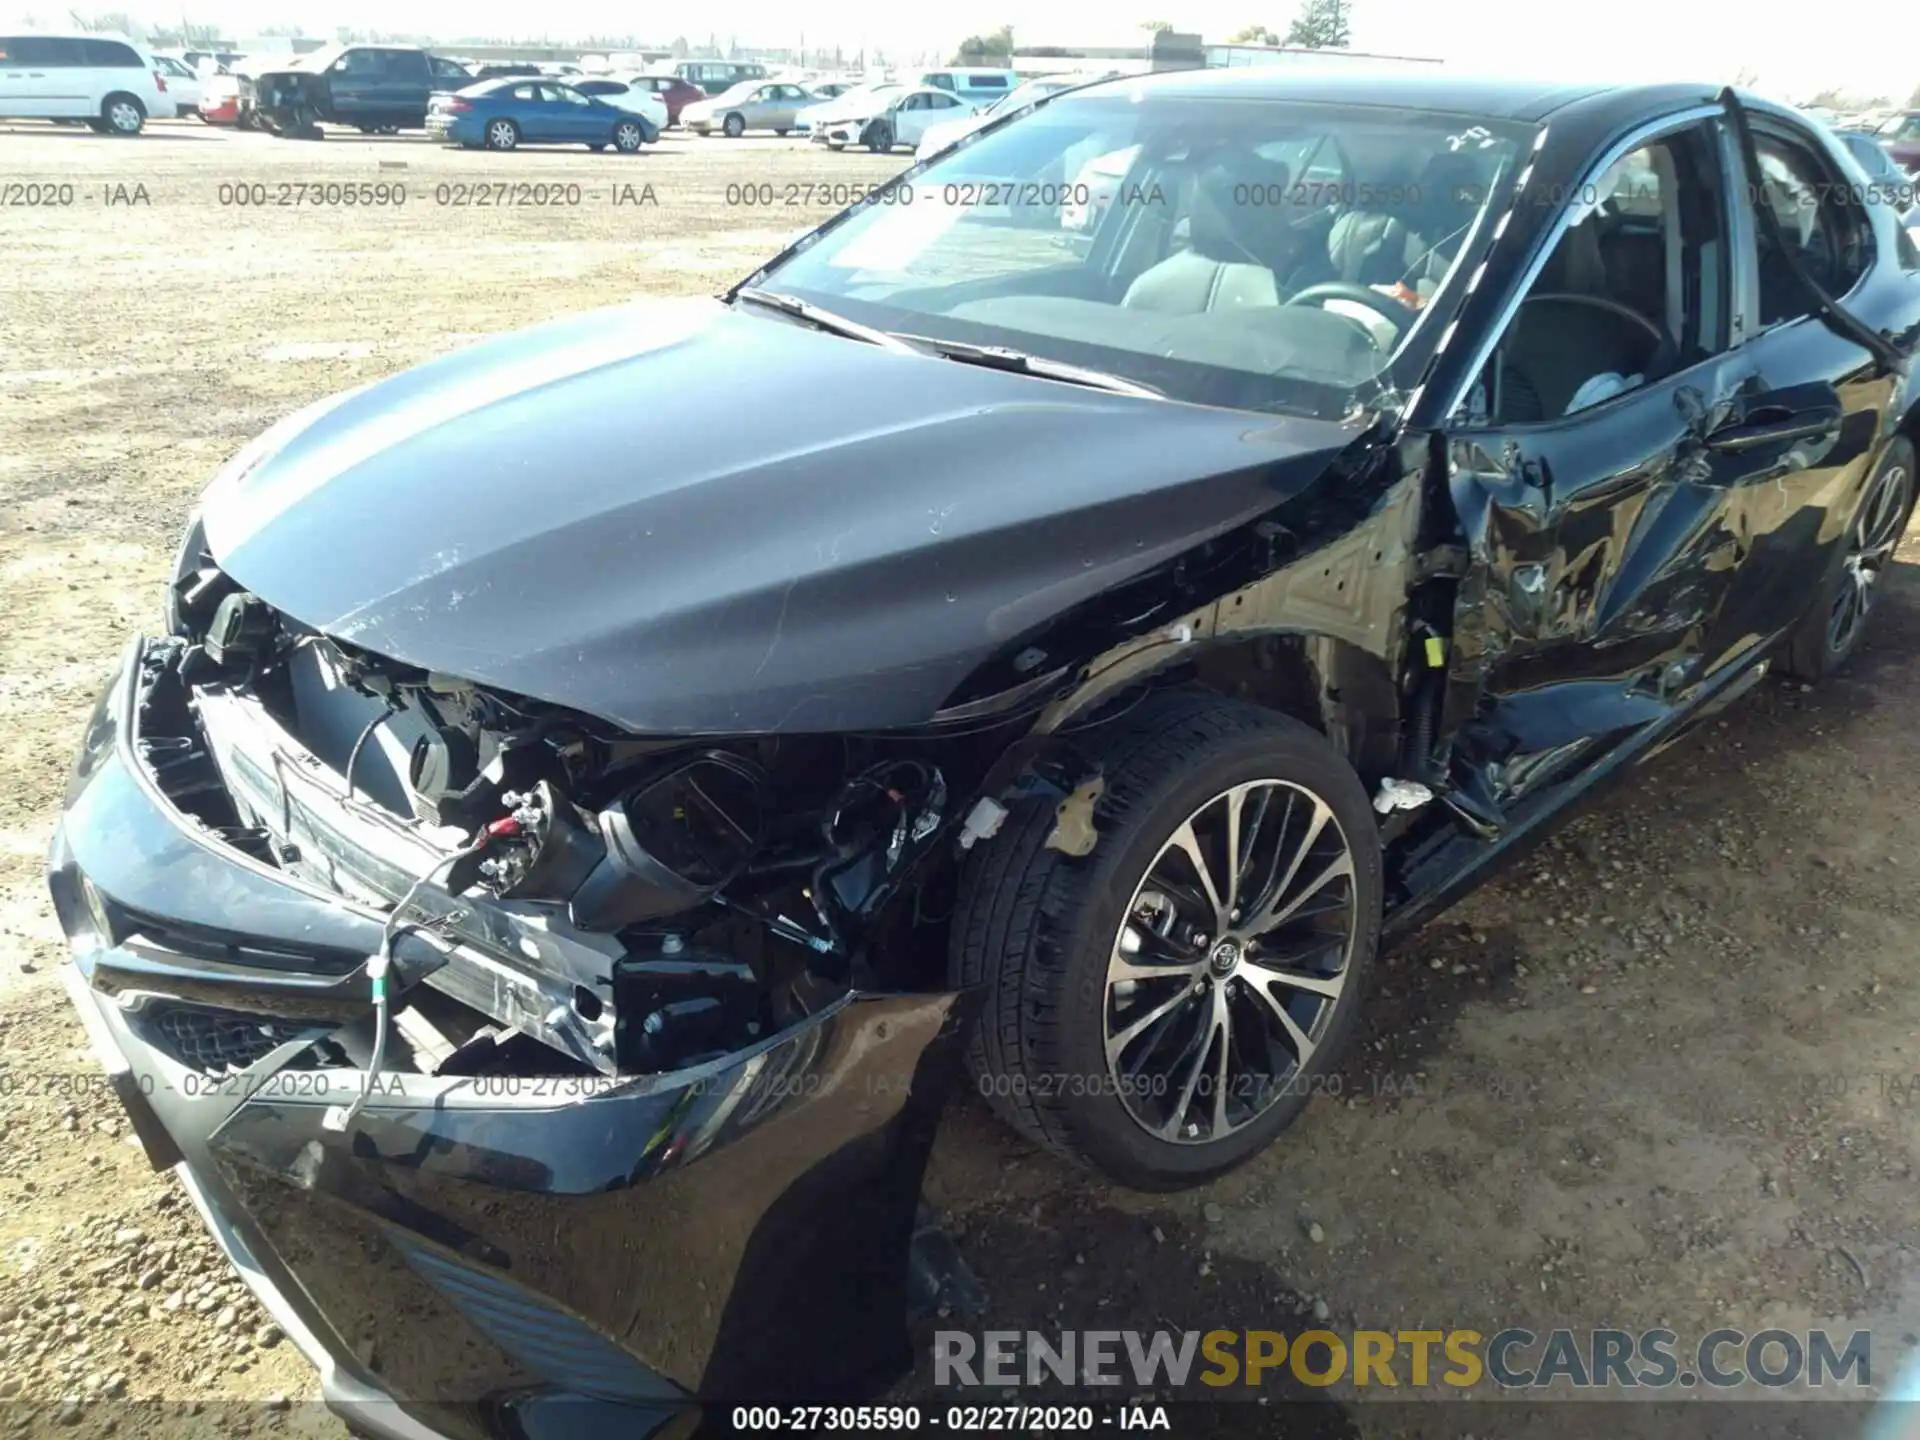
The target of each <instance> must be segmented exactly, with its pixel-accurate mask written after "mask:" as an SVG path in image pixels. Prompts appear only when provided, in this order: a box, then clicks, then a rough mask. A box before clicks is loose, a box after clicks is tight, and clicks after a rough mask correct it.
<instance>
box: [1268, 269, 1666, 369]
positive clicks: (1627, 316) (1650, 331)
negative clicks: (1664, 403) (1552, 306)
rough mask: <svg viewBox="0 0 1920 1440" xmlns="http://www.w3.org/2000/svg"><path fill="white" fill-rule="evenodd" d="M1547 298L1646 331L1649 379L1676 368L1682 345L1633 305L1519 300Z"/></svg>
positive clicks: (1561, 298) (1567, 295) (1559, 295)
mask: <svg viewBox="0 0 1920 1440" xmlns="http://www.w3.org/2000/svg"><path fill="white" fill-rule="evenodd" d="M1316 288H1317V287H1316ZM1301 293H1302V294H1304V293H1306V292H1304V291H1302V292H1301ZM1546 301H1553V302H1556V303H1559V304H1562V305H1586V306H1590V307H1591V308H1593V309H1595V310H1604V311H1606V312H1607V313H1608V314H1609V315H1612V316H1613V317H1614V318H1615V319H1618V320H1625V321H1627V322H1628V323H1629V324H1631V325H1633V326H1634V327H1635V328H1636V329H1639V330H1641V331H1644V332H1645V334H1646V336H1647V338H1648V339H1649V340H1651V341H1653V353H1652V354H1651V355H1649V356H1648V357H1647V361H1646V367H1645V373H1646V377H1647V379H1649V380H1657V379H1659V378H1660V377H1661V376H1662V375H1664V374H1666V373H1667V371H1668V370H1670V369H1671V368H1672V367H1673V362H1674V359H1675V357H1676V356H1677V355H1678V354H1679V352H1680V347H1679V345H1678V344H1677V343H1675V341H1674V339H1673V337H1672V336H1670V335H1668V334H1667V331H1666V327H1665V326H1663V325H1656V324H1654V323H1653V321H1651V320H1649V319H1648V318H1647V317H1646V316H1644V315H1642V314H1641V313H1640V312H1639V311H1638V310H1635V309H1634V308H1633V307H1632V306H1631V305H1623V304H1621V303H1620V302H1619V301H1618V300H1615V299H1612V298H1611V297H1609V296H1606V295H1583V294H1579V293H1576V292H1574V291H1561V290H1553V291H1549V292H1547V293H1546V294H1544V295H1529V296H1527V298H1526V299H1524V300H1522V301H1521V302H1520V308H1521V309H1523V310H1524V309H1525V308H1526V307H1527V306H1529V305H1538V304H1541V303H1543V302H1546Z"/></svg>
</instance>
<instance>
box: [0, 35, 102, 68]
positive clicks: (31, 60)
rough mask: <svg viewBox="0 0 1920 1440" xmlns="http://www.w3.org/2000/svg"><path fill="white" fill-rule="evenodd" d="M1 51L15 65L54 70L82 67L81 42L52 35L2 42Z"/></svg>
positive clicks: (18, 37) (25, 37)
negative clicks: (75, 66)
mask: <svg viewBox="0 0 1920 1440" xmlns="http://www.w3.org/2000/svg"><path fill="white" fill-rule="evenodd" d="M0 51H4V54H5V58H6V60H7V61H8V63H10V64H14V65H41V66H46V67H48V68H54V67H59V66H67V65H80V64H82V63H84V62H83V61H82V59H81V51H80V42H79V41H77V40H66V39H61V38H59V37H57V36H52V35H21V36H17V37H15V38H13V39H10V40H6V41H3V42H0Z"/></svg>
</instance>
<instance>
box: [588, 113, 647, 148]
mask: <svg viewBox="0 0 1920 1440" xmlns="http://www.w3.org/2000/svg"><path fill="white" fill-rule="evenodd" d="M646 143H647V132H646V131H645V129H643V128H642V127H641V125H640V122H639V121H637V120H622V121H621V122H620V123H619V124H618V125H616V126H614V127H613V148H614V149H616V150H618V151H619V152H620V153H621V154H622V155H632V154H635V153H637V152H638V151H639V149H640V147H641V146H642V145H644V144H646ZM594 148H595V149H596V150H597V149H599V146H597V145H596V146H595V147H594Z"/></svg>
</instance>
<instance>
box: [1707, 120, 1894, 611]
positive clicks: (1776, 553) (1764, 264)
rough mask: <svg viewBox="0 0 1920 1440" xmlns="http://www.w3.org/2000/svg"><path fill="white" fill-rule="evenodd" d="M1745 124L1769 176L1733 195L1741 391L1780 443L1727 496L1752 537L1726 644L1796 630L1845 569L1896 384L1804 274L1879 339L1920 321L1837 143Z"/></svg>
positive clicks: (1769, 123) (1775, 125)
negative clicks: (1830, 312) (1825, 586)
mask: <svg viewBox="0 0 1920 1440" xmlns="http://www.w3.org/2000/svg"><path fill="white" fill-rule="evenodd" d="M1749 125H1750V127H1751V129H1752V132H1753V140H1754V151H1755V159H1756V160H1757V161H1758V163H1759V169H1760V176H1759V179H1758V181H1757V182H1755V183H1743V184H1741V185H1738V186H1736V187H1735V190H1736V193H1737V194H1738V196H1739V200H1740V205H1739V211H1738V214H1737V227H1738V228H1737V236H1738V255H1739V258H1740V261H1741V264H1740V271H1739V273H1740V277H1741V284H1740V289H1739V291H1738V292H1737V300H1736V304H1737V306H1738V309H1737V312H1736V313H1737V314H1738V315H1739V316H1740V317H1741V319H1742V323H1743V326H1744V329H1745V330H1746V332H1747V333H1748V335H1749V339H1748V340H1747V343H1746V344H1745V345H1744V346H1743V347H1742V349H1741V357H1742V360H1743V366H1742V371H1741V375H1740V387H1741V399H1742V402H1743V404H1744V406H1745V408H1746V421H1745V424H1746V426H1747V428H1748V429H1749V430H1750V431H1752V432H1753V433H1754V434H1755V435H1756V436H1757V437H1761V438H1762V439H1764V437H1767V436H1768V435H1772V436H1773V437H1774V438H1773V439H1772V440H1771V441H1769V442H1767V443H1763V444H1760V447H1759V449H1758V450H1757V451H1756V452H1755V455H1754V458H1755V460H1756V462H1759V463H1758V465H1757V467H1756V469H1755V472H1754V473H1753V474H1752V475H1751V476H1749V477H1748V483H1746V484H1744V485H1743V486H1742V487H1740V489H1739V490H1738V491H1736V492H1735V493H1734V494H1733V495H1732V496H1730V497H1729V499H1730V501H1731V505H1730V513H1729V516H1728V522H1729V525H1730V526H1731V527H1732V528H1733V529H1734V531H1735V532H1736V533H1738V534H1741V535H1743V536H1746V537H1750V540H1749V550H1748V553H1746V554H1745V555H1744V556H1743V562H1742V565H1741V567H1740V570H1739V572H1738V574H1737V576H1736V578H1735V585H1734V594H1733V597H1732V600H1731V602H1730V604H1729V605H1728V607H1727V611H1726V614H1725V616H1724V617H1723V628H1724V630H1725V632H1726V637H1727V639H1728V641H1729V643H1731V642H1732V641H1733V639H1734V637H1736V636H1740V635H1753V636H1764V635H1768V634H1772V633H1776V632H1778V631H1780V630H1783V629H1785V628H1786V627H1788V626H1790V625H1792V624H1793V623H1794V622H1795V621H1796V620H1798V619H1799V617H1800V615H1801V614H1802V613H1803V612H1804V611H1805V609H1806V607H1807V605H1808V604H1809V603H1810V602H1811V601H1812V600H1813V598H1814V591H1815V590H1816V589H1817V587H1818V585H1819V583H1820V582H1821V581H1822V580H1823V579H1824V578H1825V577H1826V576H1827V575H1828V573H1829V571H1830V569H1831V567H1832V566H1834V565H1836V564H1838V563H1840V561H1841V559H1842V558H1843V557H1842V556H1841V554H1840V550H1841V542H1842V540H1843V539H1844V537H1845V534H1846V530H1847V527H1848V524H1849V522H1850V521H1851V520H1852V518H1853V515H1854V511H1855V509H1856V507H1857V505H1858V502H1859V498H1860V495H1861V493H1862V490H1863V488H1864V486H1865V484H1866V481H1867V478H1868V472H1869V469H1870V467H1871V465H1872V463H1873V460H1874V458H1875V455H1876V453H1877V442H1878V437H1879V435H1880V434H1881V431H1882V424H1883V420H1884V418H1885V411H1886V409H1887V407H1888V406H1889V405H1890V404H1891V403H1893V400H1894V394H1895V379H1894V377H1893V376H1892V375H1891V374H1889V373H1888V372H1887V371H1886V369H1885V368H1884V367H1883V366H1882V365H1881V364H1880V363H1879V361H1878V360H1877V359H1876V357H1875V356H1874V354H1873V353H1872V352H1871V351H1869V350H1868V349H1867V348H1866V346H1865V345H1863V344H1862V343H1861V342H1860V341H1859V340H1857V339H1854V338H1852V337H1850V336H1847V335H1844V334H1841V333H1839V332H1838V331H1836V330H1835V329H1834V328H1833V327H1832V326H1830V325H1828V324H1827V323H1826V322H1824V321H1823V320H1822V319H1821V318H1820V317H1819V315H1818V314H1817V313H1816V302H1815V300H1814V297H1813V296H1812V295H1811V294H1810V293H1808V292H1807V291H1806V290H1805V289H1804V287H1803V286H1802V284H1801V283H1800V282H1799V281H1798V280H1797V279H1796V277H1795V275H1794V270H1795V269H1796V268H1797V269H1799V270H1801V271H1803V272H1804V273H1806V274H1808V275H1809V276H1811V278H1812V279H1813V280H1814V281H1815V283H1816V284H1817V285H1818V286H1819V287H1820V289H1821V290H1822V291H1824V292H1825V293H1826V294H1827V295H1828V296H1829V297H1830V298H1832V299H1833V300H1835V301H1836V302H1838V303H1839V304H1840V305H1841V306H1842V307H1843V308H1844V309H1846V310H1848V311H1850V312H1852V313H1853V314H1855V315H1856V316H1857V317H1858V318H1860V319H1862V320H1863V321H1864V322H1865V323H1866V324H1867V325H1868V326H1869V328H1871V329H1873V330H1876V331H1879V332H1881V333H1882V334H1889V335H1893V334H1900V333H1902V332H1904V331H1908V330H1910V329H1911V327H1912V326H1913V325H1914V324H1915V323H1916V321H1920V309H1916V302H1917V301H1920V291H1917V290H1916V285H1920V282H1917V281H1916V280H1915V278H1914V276H1913V275H1912V273H1911V272H1908V271H1905V270H1904V269H1903V268H1902V266H1901V265H1900V263H1899V261H1898V259H1897V257H1896V256H1894V255H1888V256H1886V257H1884V258H1885V261H1886V262H1887V263H1885V264H1882V265H1879V266H1876V259H1877V258H1879V257H1878V255H1877V251H1878V248H1879V247H1878V245H1877V242H1876V240H1875V233H1874V231H1875V226H1874V222H1873V215H1872V213H1871V212H1870V211H1869V209H1868V208H1867V207H1868V205H1869V204H1871V203H1872V201H1871V198H1870V195H1869V194H1868V192H1867V190H1866V187H1864V186H1862V185H1861V184H1859V183H1858V182H1857V181H1856V180H1855V179H1854V178H1853V176H1852V175H1851V174H1850V173H1849V172H1847V171H1846V170H1844V169H1843V168H1842V167H1841V165H1840V164H1838V163H1837V162H1836V158H1835V157H1834V156H1833V154H1832V153H1831V150H1830V149H1829V146H1828V143H1827V142H1826V141H1825V140H1824V139H1822V138H1820V137H1818V136H1816V135H1815V134H1813V133H1812V132H1811V131H1810V130H1808V129H1806V128H1805V127H1803V126H1800V125H1798V124H1795V123H1793V122H1791V121H1789V120H1787V119H1786V118H1785V117H1783V116H1778V115H1772V114H1768V113H1750V114H1749ZM1728 137H1729V145H1728V150H1729V165H1730V166H1731V165H1734V164H1738V163H1740V162H1741V160H1742V156H1741V153H1740V149H1739V145H1738V142H1737V135H1736V133H1735V132H1734V131H1733V129H1732V127H1729V128H1728ZM1761 206H1765V207H1766V209H1767V210H1768V211H1769V212H1770V214H1771V218H1772V220H1773V224H1772V225H1771V226H1768V225H1766V224H1765V223H1764V217H1763V216H1762V213H1761V209H1760V207H1761ZM1775 237H1777V238H1778V242H1779V245H1778V246H1777V245H1776V243H1775ZM1782 247H1784V248H1785V249H1790V250H1791V251H1792V254H1791V256H1789V255H1788V254H1786V253H1783V248H1782ZM1794 262H1797V265H1796V264H1795V263H1794Z"/></svg>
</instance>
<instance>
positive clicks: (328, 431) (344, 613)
mask: <svg viewBox="0 0 1920 1440" xmlns="http://www.w3.org/2000/svg"><path fill="white" fill-rule="evenodd" d="M1354 436H1355V431H1354V430H1353V428H1351V427H1347V426H1340V425H1336V424H1333V423H1330V422H1324V421H1311V420H1296V419H1286V420H1278V421H1276V420H1270V419H1267V418H1265V417H1258V416H1251V415H1248V414H1245V413H1242V412H1237V411H1227V410H1215V409H1206V408H1202V407H1198V406H1189V405H1182V404H1171V403H1165V402H1160V401H1154V400H1143V399H1138V398H1134V397H1131V396H1123V395H1113V394H1108V393H1104V392H1101V391H1095V390H1087V389H1082V388H1079V387H1075V386H1070V385H1065V384H1061V383H1058V382H1053V381H1046V380H1037V379H1034V378H1032V377H1029V376H1022V375H1016V374H1008V373H1005V372H1001V371H993V370H986V369H981V368H978V367H974V366H968V365H960V364H955V363H953V362H950V361H945V360H939V359H933V358H927V357H922V356H910V355H901V354H897V353H894V352H891V351H887V350H883V349H881V348H879V347H876V346H872V345H867V344H863V343H860V342H858V341H852V340H847V339H842V338H840V337H837V336H832V335H827V334H823V333H821V332H818V331H815V330H811V329H808V328H805V327H802V326H799V325H795V324H791V323H788V322H787V321H785V320H783V319H781V318H779V317H777V316H772V315H768V314H765V313H762V312H740V311H735V310H731V309H729V308H728V307H726V306H725V305H722V304H721V303H719V302H717V301H714V300H705V299H703V300H693V301H668V302H653V303H644V304H637V305H630V306H622V307H618V308H616V309H612V310H603V311H596V312H592V313H589V314H586V315H581V316H577V317H573V318H571V319H568V320H564V321H560V322H557V323H554V324H551V325H546V326H542V327H540V328H538V329H535V330H530V331H525V332H521V333H519V334H515V335H510V336H505V337H502V338H499V339H496V340H492V341H488V342H486V343H483V344H480V345H476V346H473V347H471V348H469V349H465V350H461V351H458V352H455V353H453V354H450V355H447V356H445V357H443V358H441V359H438V360H435V361H433V362H431V363H429V364H427V365H424V366H421V367H420V368H418V369H415V370H412V371H408V372H406V373H404V374H401V375H398V376H395V377H393V378H391V379H388V380H384V381H381V382H379V383H377V384H373V385H369V386H365V387H363V388H361V389H359V390H355V391H350V392H348V393H346V394H345V395H342V396H336V397H334V398H333V399H332V400H329V401H327V402H323V404H321V405H319V406H316V407H314V408H313V409H312V410H310V411H307V412H304V413H303V414H301V415H299V416H295V417H293V418H291V419H290V420H288V421H286V422H283V423H282V424H281V425H280V426H276V427H275V429H274V430H273V431H271V432H269V433H268V435H267V436H264V437H262V440H261V441H260V442H256V444H255V445H253V446H250V447H248V449H247V450H246V451H243V452H242V453H241V455H240V456H237V457H236V458H235V461H234V462H233V463H232V464H231V465H229V466H228V467H227V469H226V471H224V472H223V473H222V474H221V475H220V476H219V477H217V478H216V479H215V481H214V483H213V484H212V486H210V487H209V489H208V491H207V494H206V496H205V499H204V501H203V503H202V512H201V513H202V518H203V520H204V522H205V526H206V535H207V540H208V543H209V546H210V548H211V550H212V553H213V556H214V558H215V559H216V560H217V561H218V563H219V564H220V565H221V566H222V567H223V568H224V569H225V570H226V571H227V572H228V573H229V574H230V575H232V576H233V577H234V579H235V580H237V581H238V582H239V583H240V584H241V585H243V586H245V587H246V588H247V589H249V590H251V591H253V592H254V593H255V594H257V595H259V596H260V597H261V598H262V599H264V600H266V601H267V602H268V603H269V604H271V605H274V606H275V607H277V608H278V609H280V610H281V611H283V612H284V613H286V614H288V615H290V616H292V617H293V618H294V619H296V620H298V621H300V622H302V623H304V624H307V625H310V626H312V627H313V628H315V629H318V630H321V631H324V632H325V633H327V634H330V635H333V636H335V637H336V638H338V639H341V640H345V641H348V642H351V643H352V644H355V645H358V646H361V647H363V648H365V649H368V650H371V651H374V652H376V653H379V654H384V655H387V656H391V657H393V658H395V659H398V660H401V661H404V662H406V663H409V664H413V665H419V666H422V667H425V668H428V669H433V670H438V671H442V672H446V673H450V674H454V675H459V676H463V677H465V678H467V679H470V680H475V681H479V682H482V683H485V684H490V685H494V686H498V687H500V688H502V689H505V690H510V691H515V692H518V693H520V694H524V695H529V696H533V697H536V698H539V699H543V700H548V701H551V702H554V703H557V704H561V705H566V706H570V707H572V708H575V709H578V710H582V711H585V712H587V713H590V714H594V715H598V716H601V717H603V718H605V719H607V720H610V721H613V722H614V723H616V724H618V725H621V726H624V727H627V728H629V729H632V730H637V731H646V732H657V733H707V734H712V733H724V732H767V731H806V730H835V729H847V728H878V727H885V726H898V725H909V724H914V723H917V722H920V721H922V720H925V719H926V718H927V717H928V716H929V715H931V714H932V713H933V712H934V711H935V710H937V709H938V708H939V707H940V705H941V704H942V702H943V701H944V700H945V699H946V698H947V697H948V696H949V695H950V694H951V693H952V692H953V690H954V688H955V687H956V686H957V685H958V684H959V683H960V682H961V681H962V680H963V679H965V678H966V676H967V675H968V674H969V673H970V672H971V671H972V670H973V669H974V668H975V667H976V666H977V665H979V664H980V663H981V662H982V661H983V660H985V659H986V658H988V657H990V656H991V655H993V654H994V653H995V652H997V651H999V650H1001V649H1002V648H1003V647H1005V646H1006V645H1007V644H1008V643H1009V642H1010V641H1012V640H1013V639H1015V638H1016V637H1019V636H1021V635H1022V634H1023V633H1025V632H1027V631H1029V630H1030V629H1032V628H1033V627H1034V626H1036V625H1038V624H1040V623H1041V622H1043V621H1045V620H1048V619H1050V618H1052V617H1053V616H1056V615H1058V614H1059V613H1060V612H1062V611H1064V610H1066V609H1067V608H1068V607H1070V606H1072V605H1075V604H1077V603H1079V602H1080V601H1083V600H1086V599H1088V598H1089V597H1091V596H1093V595H1096V594H1098V593H1099V592H1101V591H1104V590H1107V589H1109V588H1111V587H1113V586H1114V585H1116V584H1118V583H1120V582H1122V581H1123V580H1126V579H1128V578H1130V577H1132V576H1134V575H1136V574H1138V573H1140V572H1142V571H1144V570H1146V569H1148V568H1149V567H1151V566H1154V565H1157V564H1159V563H1161V562H1163V561H1165V560H1167V559H1169V558H1170V557H1172V556H1174V555H1177V554H1179V553H1180V552H1181V551H1183V550H1186V549H1188V548H1190V547H1191V546H1193V545H1194V544H1196V543H1198V542H1199V541H1200V540H1202V539H1204V538H1206V537H1208V536H1210V535H1215V534H1219V533H1223V532H1224V531H1226V530H1228V529H1230V528H1232V527H1234V526H1237V525H1240V524H1243V523H1245V522H1246V521H1248V520H1250V519H1252V518H1253V517H1255V516H1257V515H1259V514H1261V513H1262V512H1264V511H1266V510H1269V509H1271V508H1272V507H1273V506H1274V505H1276V504H1277V503H1279V502H1280V501H1281V500H1282V499H1284V498H1286V496H1288V495H1289V494H1292V493H1294V492H1295V491H1297V490H1299V489H1300V488H1301V487H1302V486H1304V485H1305V484H1306V483H1307V482H1309V481H1310V480H1312V479H1313V478H1314V477H1315V476H1316V475H1318V474H1319V473H1320V472H1321V471H1322V470H1323V469H1324V468H1325V466H1326V464H1327V463H1328V462H1329V461H1330V460H1331V459H1332V457H1333V456H1334V455H1335V454H1337V453H1338V452H1339V451H1340V450H1341V449H1342V448H1344V447H1345V446H1346V445H1347V444H1348V443H1350V442H1351V441H1352V440H1353V438H1354Z"/></svg>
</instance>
